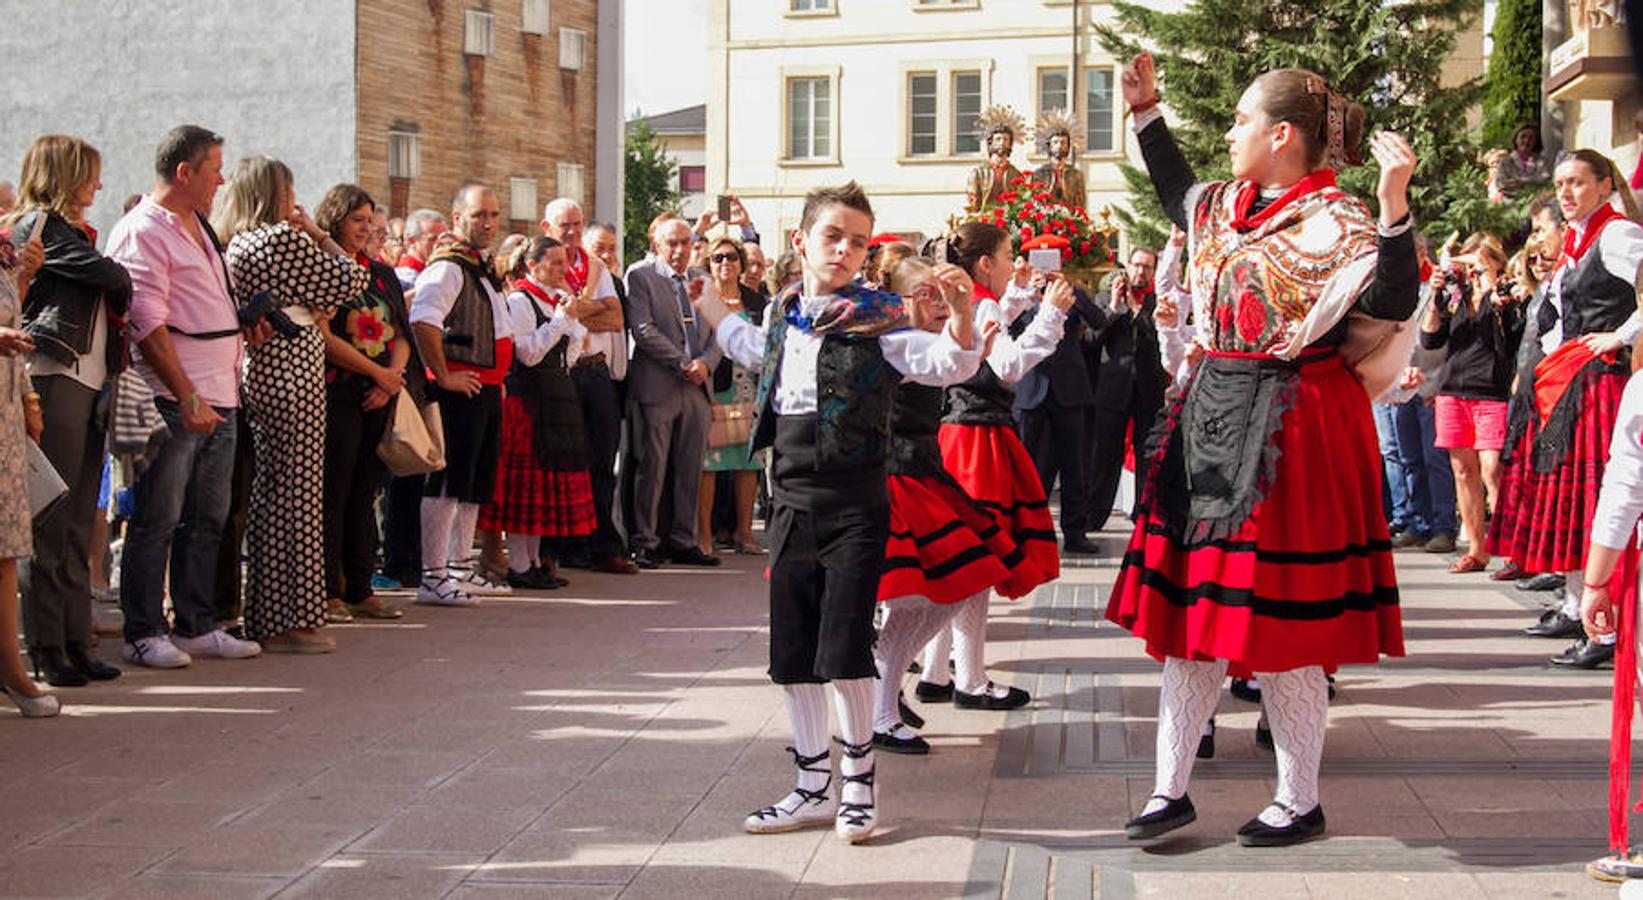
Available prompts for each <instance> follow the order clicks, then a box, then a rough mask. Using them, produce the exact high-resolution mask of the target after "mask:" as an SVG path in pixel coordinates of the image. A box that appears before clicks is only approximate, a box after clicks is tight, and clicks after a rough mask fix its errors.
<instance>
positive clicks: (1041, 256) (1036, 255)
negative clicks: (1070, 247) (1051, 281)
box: [1027, 247, 1061, 272]
mask: <svg viewBox="0 0 1643 900" xmlns="http://www.w3.org/2000/svg"><path fill="white" fill-rule="evenodd" d="M1027 265H1029V266H1032V267H1033V270H1034V271H1036V272H1059V271H1061V251H1060V250H1057V249H1055V248H1054V247H1041V248H1039V249H1037V250H1028V251H1027Z"/></svg>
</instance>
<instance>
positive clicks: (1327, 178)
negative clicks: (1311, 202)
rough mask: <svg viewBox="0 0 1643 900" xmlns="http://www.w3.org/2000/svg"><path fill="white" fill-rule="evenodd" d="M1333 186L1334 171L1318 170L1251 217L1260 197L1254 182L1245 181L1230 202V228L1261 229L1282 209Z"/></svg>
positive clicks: (1259, 190) (1243, 229)
mask: <svg viewBox="0 0 1643 900" xmlns="http://www.w3.org/2000/svg"><path fill="white" fill-rule="evenodd" d="M1334 186H1335V170H1334V169H1319V170H1318V171H1316V172H1313V173H1312V174H1311V175H1308V176H1306V177H1305V178H1302V179H1301V180H1300V181H1297V182H1295V184H1294V185H1293V186H1292V187H1290V189H1289V190H1287V191H1285V192H1284V195H1283V196H1282V197H1279V198H1278V199H1276V200H1274V201H1272V203H1271V204H1270V205H1268V206H1267V208H1266V209H1263V210H1261V211H1260V212H1258V213H1256V214H1255V215H1253V216H1252V215H1250V214H1249V211H1250V209H1251V208H1252V207H1253V206H1254V205H1255V199H1256V198H1257V197H1259V196H1261V189H1260V187H1259V186H1257V185H1256V184H1255V182H1253V181H1246V182H1244V183H1243V184H1241V185H1239V186H1238V194H1237V196H1236V197H1234V198H1233V201H1232V208H1233V212H1234V214H1235V215H1234V217H1233V220H1232V227H1233V228H1235V229H1237V230H1239V231H1254V230H1255V229H1257V228H1259V227H1261V224H1262V223H1263V222H1265V221H1267V220H1268V219H1270V218H1272V217H1273V216H1275V215H1277V214H1278V213H1279V212H1280V211H1281V210H1282V209H1283V208H1284V207H1286V206H1288V205H1289V204H1291V203H1294V202H1295V201H1296V200H1299V199H1301V198H1302V197H1305V196H1306V195H1308V194H1310V193H1313V192H1314V191H1321V190H1323V189H1324V188H1328V187H1334Z"/></svg>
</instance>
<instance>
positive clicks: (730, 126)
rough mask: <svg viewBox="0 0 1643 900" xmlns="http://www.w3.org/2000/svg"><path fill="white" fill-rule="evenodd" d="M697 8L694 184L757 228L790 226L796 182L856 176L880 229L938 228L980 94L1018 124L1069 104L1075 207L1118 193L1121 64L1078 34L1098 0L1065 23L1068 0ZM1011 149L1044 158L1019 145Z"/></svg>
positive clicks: (851, 0)
mask: <svg viewBox="0 0 1643 900" xmlns="http://www.w3.org/2000/svg"><path fill="white" fill-rule="evenodd" d="M1161 5H1162V6H1164V7H1166V8H1178V7H1179V6H1180V5H1181V4H1180V3H1179V2H1178V0H1163V2H1162V4H1161ZM709 16H710V18H709V23H708V41H709V62H708V64H709V70H710V81H709V92H708V97H709V99H708V105H707V186H706V187H707V194H708V195H709V196H711V195H714V194H718V193H729V194H735V195H737V196H739V197H741V198H742V200H743V201H744V202H745V203H746V205H747V207H748V209H749V211H750V212H751V213H752V215H753V218H754V220H755V221H756V222H757V223H758V224H759V225H760V227H761V228H763V229H765V230H766V231H767V232H768V231H769V230H770V229H771V228H773V227H775V228H779V229H780V230H781V231H782V232H786V231H787V230H788V229H790V228H792V227H794V226H796V225H797V224H798V219H799V215H800V212H801V209H802V206H803V200H804V195H805V193H806V192H807V191H809V190H810V189H812V188H814V187H816V186H819V185H827V184H839V183H842V182H844V181H847V180H850V179H855V180H856V181H857V182H859V183H861V185H862V186H863V187H864V188H865V189H866V190H867V192H868V195H869V196H870V197H871V198H872V201H873V206H874V210H875V212H876V213H877V216H878V223H877V225H878V229H879V230H880V231H891V232H896V233H901V234H906V235H917V236H930V235H934V234H936V233H939V232H940V231H941V230H943V228H944V227H945V223H946V221H947V218H948V217H949V216H950V215H953V214H954V213H957V212H959V211H961V210H962V208H963V205H964V188H965V181H966V178H967V176H968V174H969V172H970V170H971V169H973V168H974V167H975V166H977V165H979V164H981V163H982V161H983V153H982V142H981V141H980V140H979V139H978V138H977V136H976V134H975V131H974V129H973V127H972V125H973V122H974V120H975V118H976V116H977V114H978V113H980V111H981V110H982V109H985V108H986V107H987V106H989V105H992V104H1007V105H1009V106H1011V107H1013V108H1014V109H1015V110H1016V111H1017V112H1019V113H1020V114H1021V115H1022V117H1023V119H1025V120H1026V122H1027V124H1028V126H1029V127H1030V126H1031V124H1032V122H1033V120H1034V119H1035V118H1036V117H1037V116H1038V114H1039V112H1041V111H1044V110H1049V109H1064V108H1067V107H1068V105H1069V102H1071V101H1074V100H1076V102H1077V111H1078V113H1079V116H1080V118H1081V119H1082V120H1083V122H1084V123H1085V127H1086V130H1087V134H1086V139H1085V148H1084V150H1083V152H1082V153H1081V154H1080V156H1079V160H1078V164H1079V166H1080V167H1081V168H1082V169H1083V171H1084V175H1085V183H1086V186H1087V188H1088V190H1089V197H1088V202H1087V203H1086V208H1088V209H1090V210H1091V211H1092V213H1096V212H1098V211H1099V210H1100V209H1102V208H1103V207H1107V206H1117V205H1120V204H1122V203H1124V202H1125V200H1126V197H1127V193H1128V192H1127V189H1126V187H1125V184H1124V181H1123V178H1122V176H1121V175H1120V172H1119V169H1118V164H1119V163H1121V162H1133V163H1136V164H1139V159H1140V154H1139V151H1138V149H1137V148H1136V146H1135V142H1134V140H1133V139H1132V138H1131V136H1130V135H1129V132H1128V128H1127V122H1126V120H1125V119H1124V108H1123V101H1122V99H1121V97H1120V96H1119V93H1120V92H1119V90H1118V73H1119V68H1120V65H1121V62H1120V61H1119V60H1117V59H1115V58H1114V57H1113V56H1112V55H1111V54H1108V53H1107V52H1106V51H1105V50H1104V49H1102V48H1101V46H1100V45H1099V43H1098V42H1097V41H1096V40H1095V37H1094V35H1093V33H1092V31H1091V24H1092V23H1095V22H1106V21H1110V20H1111V18H1112V9H1111V6H1110V5H1109V4H1107V3H1080V4H1078V6H1077V8H1076V26H1075V7H1074V4H1073V3H1071V2H1070V0H712V3H711V7H710V13H709ZM1075 35H1076V36H1075ZM1075 47H1076V50H1077V52H1076V58H1077V71H1076V72H1074V71H1073V68H1074V67H1073V61H1074V56H1075V53H1074V49H1075ZM1072 92H1079V96H1077V97H1076V98H1075V97H1073V96H1072ZM1012 161H1013V162H1014V163H1015V165H1016V167H1017V168H1019V169H1021V170H1022V171H1023V172H1028V171H1030V170H1031V169H1033V168H1034V167H1036V166H1038V165H1041V164H1042V163H1044V162H1045V159H1044V158H1043V157H1041V156H1039V155H1038V154H1037V153H1036V152H1034V151H1033V149H1032V147H1031V146H1030V145H1029V144H1027V143H1026V142H1024V143H1022V144H1018V145H1017V146H1016V149H1015V154H1014V156H1013V157H1012Z"/></svg>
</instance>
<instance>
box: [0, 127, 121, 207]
mask: <svg viewBox="0 0 1643 900" xmlns="http://www.w3.org/2000/svg"><path fill="white" fill-rule="evenodd" d="M102 168H103V155H102V154H101V153H98V152H97V148H96V147H93V146H91V145H90V144H88V143H86V142H85V141H82V140H80V139H79V138H77V137H73V136H71V135H66V134H46V135H41V136H40V137H37V138H35V139H34V143H32V144H30V145H29V149H28V152H27V153H25V154H23V174H22V177H21V178H20V179H19V183H18V185H17V209H16V210H15V211H13V212H12V214H11V216H10V217H9V218H8V221H7V224H8V225H9V224H10V223H13V222H16V221H17V220H18V219H20V218H22V217H23V215H24V214H25V213H29V212H33V211H35V210H49V211H51V212H54V213H56V214H58V215H60V216H62V217H63V218H65V219H66V218H68V215H69V206H70V204H72V203H73V202H74V198H75V197H76V196H77V195H78V194H79V193H80V191H82V190H84V189H85V187H86V186H87V185H89V184H93V183H95V182H96V180H97V176H98V175H99V174H100V173H101V172H102ZM75 212H76V213H78V212H79V211H78V210H75Z"/></svg>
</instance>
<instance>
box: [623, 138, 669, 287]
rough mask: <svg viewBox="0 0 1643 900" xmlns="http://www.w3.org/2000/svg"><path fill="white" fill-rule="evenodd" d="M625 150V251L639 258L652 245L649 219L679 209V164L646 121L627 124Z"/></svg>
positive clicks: (632, 256)
mask: <svg viewBox="0 0 1643 900" xmlns="http://www.w3.org/2000/svg"><path fill="white" fill-rule="evenodd" d="M636 118H637V117H636ZM623 150H624V153H623V155H624V157H625V162H624V166H625V168H624V170H623V175H624V178H625V181H626V184H625V185H624V188H623V191H622V200H623V206H622V251H623V253H625V254H626V255H627V256H628V257H629V258H630V259H638V258H639V257H640V256H641V255H643V254H644V252H645V251H646V250H648V249H649V248H650V238H649V237H648V236H647V235H646V233H645V232H646V231H648V230H649V228H650V220H651V219H654V218H656V216H657V215H659V214H661V213H664V212H667V211H670V210H673V211H677V210H678V208H679V192H678V191H675V190H674V189H673V176H674V173H675V171H676V170H677V169H678V165H677V164H676V163H674V161H673V160H672V159H671V158H669V157H668V156H667V154H666V153H664V152H663V151H662V144H661V142H660V141H658V140H657V139H656V131H655V130H654V129H652V128H651V127H650V126H649V125H648V124H646V123H645V122H643V121H636V122H631V123H629V124H628V128H627V137H626V140H625V141H624V147H623Z"/></svg>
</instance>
